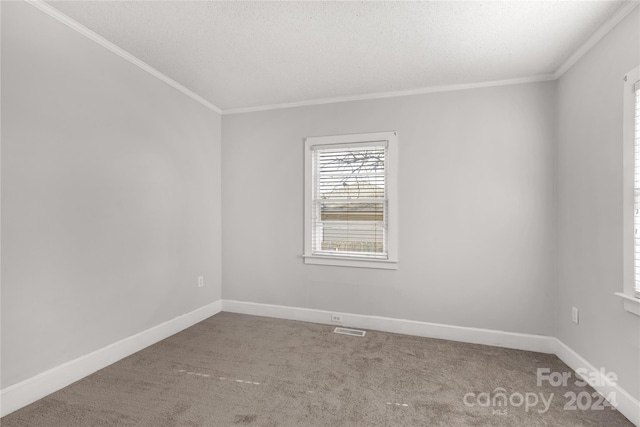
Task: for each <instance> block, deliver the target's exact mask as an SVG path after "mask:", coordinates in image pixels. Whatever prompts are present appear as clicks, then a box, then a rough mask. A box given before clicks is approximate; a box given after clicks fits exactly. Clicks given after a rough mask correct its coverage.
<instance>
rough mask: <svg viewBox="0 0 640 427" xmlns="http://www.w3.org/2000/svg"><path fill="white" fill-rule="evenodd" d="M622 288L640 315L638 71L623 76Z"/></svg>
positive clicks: (627, 304)
mask: <svg viewBox="0 0 640 427" xmlns="http://www.w3.org/2000/svg"><path fill="white" fill-rule="evenodd" d="M623 114H624V120H623V125H624V129H623V144H624V145H623V158H624V168H623V176H624V196H623V203H624V209H623V222H624V223H623V232H624V236H623V242H624V243H623V244H624V251H623V256H624V275H623V279H624V291H623V292H620V293H616V295H618V296H620V297H622V298H623V300H624V307H625V309H626V310H627V311H630V312H632V313H635V314H638V315H640V71H639V67H636V68H635V69H633V70H632V71H630V72H629V73H627V75H625V77H624V112H623Z"/></svg>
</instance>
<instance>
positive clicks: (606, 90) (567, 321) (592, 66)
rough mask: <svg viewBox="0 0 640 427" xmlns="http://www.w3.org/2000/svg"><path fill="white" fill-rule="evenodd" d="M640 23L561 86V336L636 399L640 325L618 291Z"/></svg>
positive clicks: (621, 28)
mask: <svg viewBox="0 0 640 427" xmlns="http://www.w3.org/2000/svg"><path fill="white" fill-rule="evenodd" d="M638 21H639V8H636V9H635V10H634V11H633V12H632V13H631V14H630V15H629V16H627V17H626V18H625V20H623V21H622V22H621V23H620V24H619V25H618V26H617V27H616V28H614V29H613V30H612V31H611V32H610V33H609V34H608V35H607V36H606V37H605V38H604V39H602V40H601V41H600V42H599V43H598V44H597V45H596V46H595V47H594V48H593V49H592V50H590V51H589V52H588V53H587V54H586V55H585V56H584V57H583V58H582V59H581V60H580V61H579V62H578V63H577V64H576V65H574V66H573V67H572V68H571V69H570V70H569V71H568V72H567V73H566V74H565V75H564V76H562V77H561V78H560V80H559V81H558V83H557V87H558V94H557V99H558V106H557V111H558V134H557V140H558V153H557V162H558V201H557V205H558V225H557V227H558V300H557V306H556V307H557V319H558V320H557V333H556V336H557V337H558V338H559V339H560V340H561V341H562V342H564V343H566V344H567V345H569V346H570V347H571V348H573V349H574V350H575V351H576V352H578V353H579V354H580V355H581V356H583V357H584V358H585V359H587V360H588V361H589V362H591V363H592V364H593V365H595V366H596V367H605V368H606V369H607V371H613V372H615V373H617V374H618V377H619V378H620V381H619V383H620V385H621V386H622V387H623V388H625V389H626V390H627V391H629V392H630V393H631V394H633V395H634V396H635V397H636V398H640V350H639V348H640V322H639V320H640V319H639V318H638V317H637V316H635V315H633V314H631V313H628V312H626V311H624V310H623V308H622V300H621V299H620V298H619V297H617V296H614V295H613V293H614V292H621V291H622V104H623V101H622V100H623V92H622V86H623V81H622V77H623V76H624V74H625V73H626V72H628V71H629V70H631V69H632V68H633V67H635V66H637V65H638V62H639V61H640V56H639V52H640V37H639V34H640V25H639V22H638ZM572 306H575V307H577V308H578V309H579V310H580V324H579V325H575V324H574V323H572V322H571V307H572Z"/></svg>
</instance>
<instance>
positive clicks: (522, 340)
mask: <svg viewBox="0 0 640 427" xmlns="http://www.w3.org/2000/svg"><path fill="white" fill-rule="evenodd" d="M222 311H227V312H232V313H242V314H250V315H254V316H265V317H275V318H278V319H288V320H299V321H303V322H313V323H323V324H328V325H336V326H341V325H343V326H350V327H356V328H362V329H370V330H376V331H384V332H393V333H398V334H406V335H414V336H420V337H427V338H439V339H446V340H451V341H461V342H467V343H473V344H484V345H491V346H495V347H505V348H512V349H517V350H527V351H536V352H540V353H549V354H555V355H556V356H558V358H560V360H562V361H563V362H564V363H566V364H567V365H568V366H569V367H570V368H571V369H573V370H574V371H577V370H578V369H579V368H582V369H585V370H586V372H588V373H587V376H591V377H593V375H600V376H602V374H601V372H600V371H599V370H598V369H596V368H595V367H594V366H593V365H592V364H590V363H589V362H587V361H586V360H585V359H584V358H583V357H582V356H580V355H579V354H578V353H576V352H575V351H573V350H572V349H571V348H569V347H568V346H567V345H566V344H564V343H563V342H561V341H560V340H558V339H557V338H554V337H549V336H542V335H530V334H519V333H514V332H503V331H496V330H490V329H480V328H469V327H463V326H450V325H443V324H438V323H428V322H418V321H415V320H404V319H394V318H389V317H378V316H366V315H360V314H350V313H340V312H330V311H325V310H315V309H309V308H299V307H288V306H282V305H272V304H259V303H253V302H243V301H233V300H222ZM332 313H336V314H340V315H341V316H342V323H341V324H338V323H334V322H331V314H332ZM592 373H593V374H592ZM599 383H600V384H606V385H605V386H594V388H595V389H596V390H597V391H598V392H599V393H600V394H602V395H603V396H605V397H606V396H607V395H609V393H610V392H615V393H616V399H617V409H618V411H620V413H621V414H623V415H624V416H625V417H627V418H628V419H629V420H630V421H631V422H632V423H634V424H635V425H636V426H638V425H640V404H639V403H638V400H637V399H635V398H634V397H633V396H631V395H630V394H629V393H628V392H627V391H626V390H624V389H623V388H621V387H620V386H619V385H617V384H611V383H609V382H606V381H605V379H604V378H603V381H600V382H599Z"/></svg>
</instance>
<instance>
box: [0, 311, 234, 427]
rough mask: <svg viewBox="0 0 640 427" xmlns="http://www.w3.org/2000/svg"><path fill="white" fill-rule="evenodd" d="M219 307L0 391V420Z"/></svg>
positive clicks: (173, 321) (181, 318)
mask: <svg viewBox="0 0 640 427" xmlns="http://www.w3.org/2000/svg"><path fill="white" fill-rule="evenodd" d="M221 308H222V303H221V300H218V301H215V302H213V303H211V304H208V305H205V306H204V307H200V308H198V309H196V310H193V311H191V312H189V313H186V314H183V315H181V316H178V317H176V318H174V319H171V320H168V321H166V322H164V323H161V324H159V325H157V326H154V327H152V328H150V329H147V330H146V331H142V332H140V333H138V334H135V335H132V336H130V337H127V338H125V339H122V340H120V341H117V342H115V343H113V344H110V345H108V346H106V347H103V348H101V349H99V350H96V351H94V352H92V353H89V354H86V355H84V356H81V357H78V358H77V359H74V360H71V361H69V362H66V363H64V364H62V365H60V366H56V367H55V368H53V369H50V370H48V371H45V372H42V373H41V374H38V375H36V376H34V377H31V378H29V379H26V380H24V381H21V382H19V383H17V384H14V385H12V386H9V387H7V388H4V389H2V391H1V392H0V403H1V407H0V416H2V417H4V416H5V415H7V414H10V413H11V412H13V411H16V410H18V409H20V408H22V407H24V406H27V405H29V404H30V403H33V402H35V401H36V400H38V399H41V398H43V397H45V396H47V395H48V394H51V393H53V392H55V391H58V390H60V389H61V388H64V387H66V386H68V385H69V384H71V383H73V382H75V381H78V380H80V379H82V378H84V377H86V376H87V375H90V374H92V373H94V372H96V371H98V370H100V369H102V368H105V367H107V366H109V365H111V364H112V363H115V362H117V361H118V360H120V359H123V358H125V357H127V356H130V355H132V354H133V353H136V352H137V351H140V350H142V349H143V348H146V347H148V346H150V345H152V344H155V343H157V342H158V341H161V340H163V339H165V338H167V337H169V336H171V335H173V334H175V333H177V332H180V331H182V330H183V329H186V328H188V327H190V326H192V325H195V324H196V323H198V322H201V321H202V320H204V319H206V318H208V317H211V316H213V315H214V314H217V313H219V312H220V311H221Z"/></svg>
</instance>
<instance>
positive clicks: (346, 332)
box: [333, 328, 366, 337]
mask: <svg viewBox="0 0 640 427" xmlns="http://www.w3.org/2000/svg"><path fill="white" fill-rule="evenodd" d="M333 332H335V333H336V334H344V335H353V336H354V337H363V336H364V334H366V331H360V330H358V329H348V328H336V329H335V330H334V331H333Z"/></svg>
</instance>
